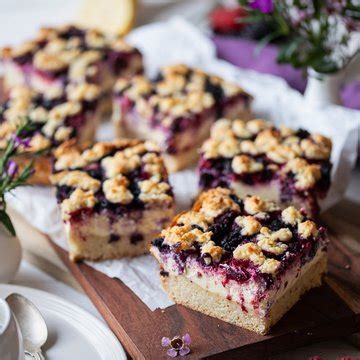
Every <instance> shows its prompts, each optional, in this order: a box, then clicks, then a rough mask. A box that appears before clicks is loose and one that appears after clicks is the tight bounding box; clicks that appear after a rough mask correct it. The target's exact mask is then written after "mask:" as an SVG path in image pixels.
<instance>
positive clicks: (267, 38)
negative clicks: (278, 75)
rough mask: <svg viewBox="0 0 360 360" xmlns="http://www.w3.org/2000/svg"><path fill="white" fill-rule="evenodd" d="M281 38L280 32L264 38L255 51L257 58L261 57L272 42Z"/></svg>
mask: <svg viewBox="0 0 360 360" xmlns="http://www.w3.org/2000/svg"><path fill="white" fill-rule="evenodd" d="M279 36H281V33H280V32H278V31H274V32H272V33H270V34H267V35H266V36H264V37H263V38H262V39H261V40H260V41H259V42H258V44H257V46H256V49H255V54H254V55H255V56H259V55H260V53H261V50H262V49H263V48H264V47H265V46H266V45H267V44H269V43H270V42H271V41H273V40H275V39H276V38H278V37H279Z"/></svg>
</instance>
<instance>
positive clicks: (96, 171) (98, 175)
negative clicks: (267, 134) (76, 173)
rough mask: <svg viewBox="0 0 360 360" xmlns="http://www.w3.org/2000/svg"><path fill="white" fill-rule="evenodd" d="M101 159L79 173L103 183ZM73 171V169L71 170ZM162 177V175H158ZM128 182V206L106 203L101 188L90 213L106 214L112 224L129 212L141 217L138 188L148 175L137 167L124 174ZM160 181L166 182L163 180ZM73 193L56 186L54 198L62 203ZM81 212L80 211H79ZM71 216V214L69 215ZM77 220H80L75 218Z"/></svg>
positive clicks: (70, 190)
mask: <svg viewBox="0 0 360 360" xmlns="http://www.w3.org/2000/svg"><path fill="white" fill-rule="evenodd" d="M120 150H122V148H116V149H114V150H113V151H110V152H109V153H107V154H106V155H104V157H107V156H113V155H114V154H115V153H116V152H118V151H120ZM101 160H102V158H101V159H99V160H97V161H96V162H93V163H90V164H88V165H86V166H85V167H83V168H80V169H79V170H80V171H85V172H86V173H88V174H89V175H90V176H91V177H93V178H94V179H97V180H100V181H101V182H103V181H105V180H106V179H107V178H106V175H105V172H104V170H103V169H102V167H101V165H100V164H101ZM72 170H75V169H72ZM160 175H162V174H160ZM124 176H126V177H127V179H128V181H129V185H128V190H129V191H130V192H131V194H132V195H133V200H132V201H131V202H130V203H128V204H126V205H125V204H119V203H112V202H110V201H108V200H107V199H106V197H105V194H104V193H103V190H102V188H100V190H99V191H98V192H97V193H96V194H95V196H96V198H97V202H96V204H95V206H94V207H93V208H92V209H91V211H92V212H95V213H99V214H100V213H101V214H106V215H107V216H109V218H110V221H111V222H114V221H116V220H117V218H118V216H124V215H126V214H129V213H131V212H136V211H138V212H139V211H140V212H139V213H138V215H137V216H141V212H142V211H143V210H144V209H145V204H144V202H143V201H141V200H140V198H139V195H140V188H139V182H140V181H144V180H147V179H149V178H150V174H149V173H147V172H146V171H145V170H144V169H143V167H142V166H140V167H138V168H137V169H135V170H134V171H132V172H130V173H128V174H124ZM162 181H166V179H165V178H163V179H162ZM73 191H75V188H73V187H69V186H57V191H56V197H57V200H58V202H59V203H61V202H63V201H64V200H65V199H67V198H69V197H70V196H71V194H72V192H73ZM167 194H168V195H170V196H172V195H173V193H172V190H171V189H170V190H169V191H168V192H167ZM84 210H86V213H89V209H86V208H84ZM80 211H81V209H80ZM71 215H72V213H71ZM77 219H81V218H79V217H78V216H77ZM71 221H75V220H74V218H73V217H71Z"/></svg>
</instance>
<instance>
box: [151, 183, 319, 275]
mask: <svg viewBox="0 0 360 360" xmlns="http://www.w3.org/2000/svg"><path fill="white" fill-rule="evenodd" d="M259 212H261V213H262V214H263V215H264V216H262V217H260V218H259V217H257V214H258V213H259ZM254 214H255V215H254ZM324 241H325V240H324V231H323V230H320V228H318V227H317V226H316V224H315V223H314V222H313V221H311V220H308V219H306V217H305V215H302V214H301V213H300V212H299V211H298V210H297V209H295V208H294V207H288V208H287V209H284V210H283V211H281V210H280V209H279V208H278V206H276V205H275V204H274V203H271V202H269V201H266V200H263V199H261V198H259V197H256V196H251V197H246V198H245V199H243V200H241V199H239V198H237V197H236V196H235V195H234V193H233V192H231V191H230V190H229V189H224V188H216V189H212V190H208V191H206V192H203V193H202V194H201V195H200V196H199V198H198V200H197V201H196V202H195V204H194V206H193V208H192V209H191V210H189V211H187V212H184V213H182V214H180V215H178V216H177V217H176V218H175V220H174V221H173V223H172V225H171V226H170V227H168V228H167V229H165V230H163V231H162V233H161V238H159V239H157V240H155V241H154V242H153V245H154V246H156V247H158V248H159V250H160V253H161V252H164V254H166V255H165V256H168V254H169V253H170V254H172V253H174V254H181V255H176V256H175V257H174V261H175V262H179V266H180V268H183V267H184V266H186V265H184V263H183V262H186V260H181V259H187V258H191V259H193V258H195V259H196V260H197V261H199V262H200V263H201V264H203V266H211V265H212V264H214V266H215V268H214V270H216V271H217V269H224V270H219V271H225V272H226V273H227V272H229V274H231V278H233V276H235V274H247V273H248V272H249V271H250V272H251V271H253V270H249V268H250V269H253V268H254V267H255V269H256V272H257V273H259V274H269V275H272V276H275V275H276V274H277V273H278V272H279V271H280V269H282V270H284V269H285V268H286V267H287V266H290V264H291V263H292V262H293V261H296V259H299V258H304V259H308V258H309V257H311V256H314V251H315V250H316V249H317V247H318V246H319V243H321V244H323V243H324ZM314 249H315V250H314ZM304 261H305V260H304ZM217 266H218V267H217ZM235 278H237V279H238V278H240V279H242V278H243V276H242V275H241V276H240V275H239V276H238V277H237V276H235ZM245 278H246V277H245Z"/></svg>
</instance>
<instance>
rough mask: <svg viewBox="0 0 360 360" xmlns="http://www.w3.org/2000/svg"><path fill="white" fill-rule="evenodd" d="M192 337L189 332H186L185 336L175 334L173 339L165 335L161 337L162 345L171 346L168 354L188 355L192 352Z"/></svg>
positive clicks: (173, 355) (171, 355)
mask: <svg viewBox="0 0 360 360" xmlns="http://www.w3.org/2000/svg"><path fill="white" fill-rule="evenodd" d="M190 344H191V338H190V335H189V334H185V335H184V336H183V337H180V336H178V335H177V336H174V337H173V338H172V339H170V338H168V337H163V338H162V339H161V346H163V347H169V346H170V349H168V350H167V352H166V353H167V354H168V356H170V357H172V358H174V357H177V356H186V355H187V354H189V353H190V347H189V345H190Z"/></svg>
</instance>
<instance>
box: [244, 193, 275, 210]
mask: <svg viewBox="0 0 360 360" xmlns="http://www.w3.org/2000/svg"><path fill="white" fill-rule="evenodd" d="M244 209H245V211H246V212H247V213H248V214H250V215H256V214H259V213H265V212H268V211H274V210H278V209H279V207H278V206H277V205H276V204H275V203H274V202H272V201H268V200H264V199H262V198H260V197H259V196H248V197H246V198H245V200H244Z"/></svg>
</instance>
